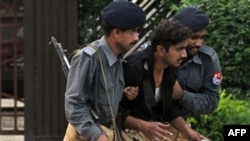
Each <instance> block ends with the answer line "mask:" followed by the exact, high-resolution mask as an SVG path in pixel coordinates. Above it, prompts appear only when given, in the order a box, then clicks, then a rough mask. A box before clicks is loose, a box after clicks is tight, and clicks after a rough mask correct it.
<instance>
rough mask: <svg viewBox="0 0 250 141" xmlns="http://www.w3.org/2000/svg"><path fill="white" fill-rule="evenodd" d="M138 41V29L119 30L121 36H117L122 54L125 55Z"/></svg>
mask: <svg viewBox="0 0 250 141" xmlns="http://www.w3.org/2000/svg"><path fill="white" fill-rule="evenodd" d="M118 30H119V29H118ZM138 40H139V32H138V29H137V28H136V29H129V30H119V34H117V47H118V49H119V50H120V52H121V53H122V54H125V53H127V52H128V51H129V50H130V49H131V48H132V47H133V46H134V45H135V44H136V43H137V41H138Z"/></svg>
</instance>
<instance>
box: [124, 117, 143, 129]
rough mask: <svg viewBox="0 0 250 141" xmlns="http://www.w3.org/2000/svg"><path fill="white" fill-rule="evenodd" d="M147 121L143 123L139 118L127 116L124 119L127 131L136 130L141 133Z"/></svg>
mask: <svg viewBox="0 0 250 141" xmlns="http://www.w3.org/2000/svg"><path fill="white" fill-rule="evenodd" d="M146 122H147V121H144V120H142V119H139V118H135V117H132V116H127V118H126V119H125V124H124V125H125V128H127V129H132V130H138V131H142V130H143V125H144V124H146Z"/></svg>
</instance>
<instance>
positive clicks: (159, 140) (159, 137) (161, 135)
mask: <svg viewBox="0 0 250 141" xmlns="http://www.w3.org/2000/svg"><path fill="white" fill-rule="evenodd" d="M153 124H155V126H154V128H151V132H152V139H151V140H153V141H171V139H169V138H168V136H169V135H170V136H171V135H172V133H171V132H169V131H168V130H166V127H168V126H169V125H168V124H163V123H158V122H154V123H153Z"/></svg>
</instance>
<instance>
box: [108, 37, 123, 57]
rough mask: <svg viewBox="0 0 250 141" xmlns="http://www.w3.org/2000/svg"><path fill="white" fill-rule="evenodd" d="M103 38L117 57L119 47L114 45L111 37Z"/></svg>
mask: <svg viewBox="0 0 250 141" xmlns="http://www.w3.org/2000/svg"><path fill="white" fill-rule="evenodd" d="M105 39H106V41H107V44H108V46H109V47H110V49H111V50H112V52H113V53H114V54H115V56H116V57H119V56H120V55H121V52H120V50H119V48H117V47H116V43H115V41H114V40H113V38H112V37H106V36H105Z"/></svg>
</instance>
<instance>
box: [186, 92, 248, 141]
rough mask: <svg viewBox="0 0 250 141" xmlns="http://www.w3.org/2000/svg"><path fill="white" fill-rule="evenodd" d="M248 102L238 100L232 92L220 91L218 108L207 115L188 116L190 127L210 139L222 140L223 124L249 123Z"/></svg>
mask: <svg viewBox="0 0 250 141" xmlns="http://www.w3.org/2000/svg"><path fill="white" fill-rule="evenodd" d="M249 107H250V102H249V101H247V100H239V99H237V98H236V97H235V96H234V95H233V94H231V93H230V94H226V91H225V90H223V91H221V92H220V103H219V106H218V108H217V109H216V110H215V111H214V112H213V113H212V114H209V115H194V116H192V117H190V118H188V121H189V122H190V123H191V125H192V127H193V128H194V129H196V130H197V131H199V132H200V133H202V134H204V135H205V136H207V137H209V138H210V139H211V140H212V141H222V140H223V125H229V124H238V125H243V124H250V116H249V115H250V108H249Z"/></svg>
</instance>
